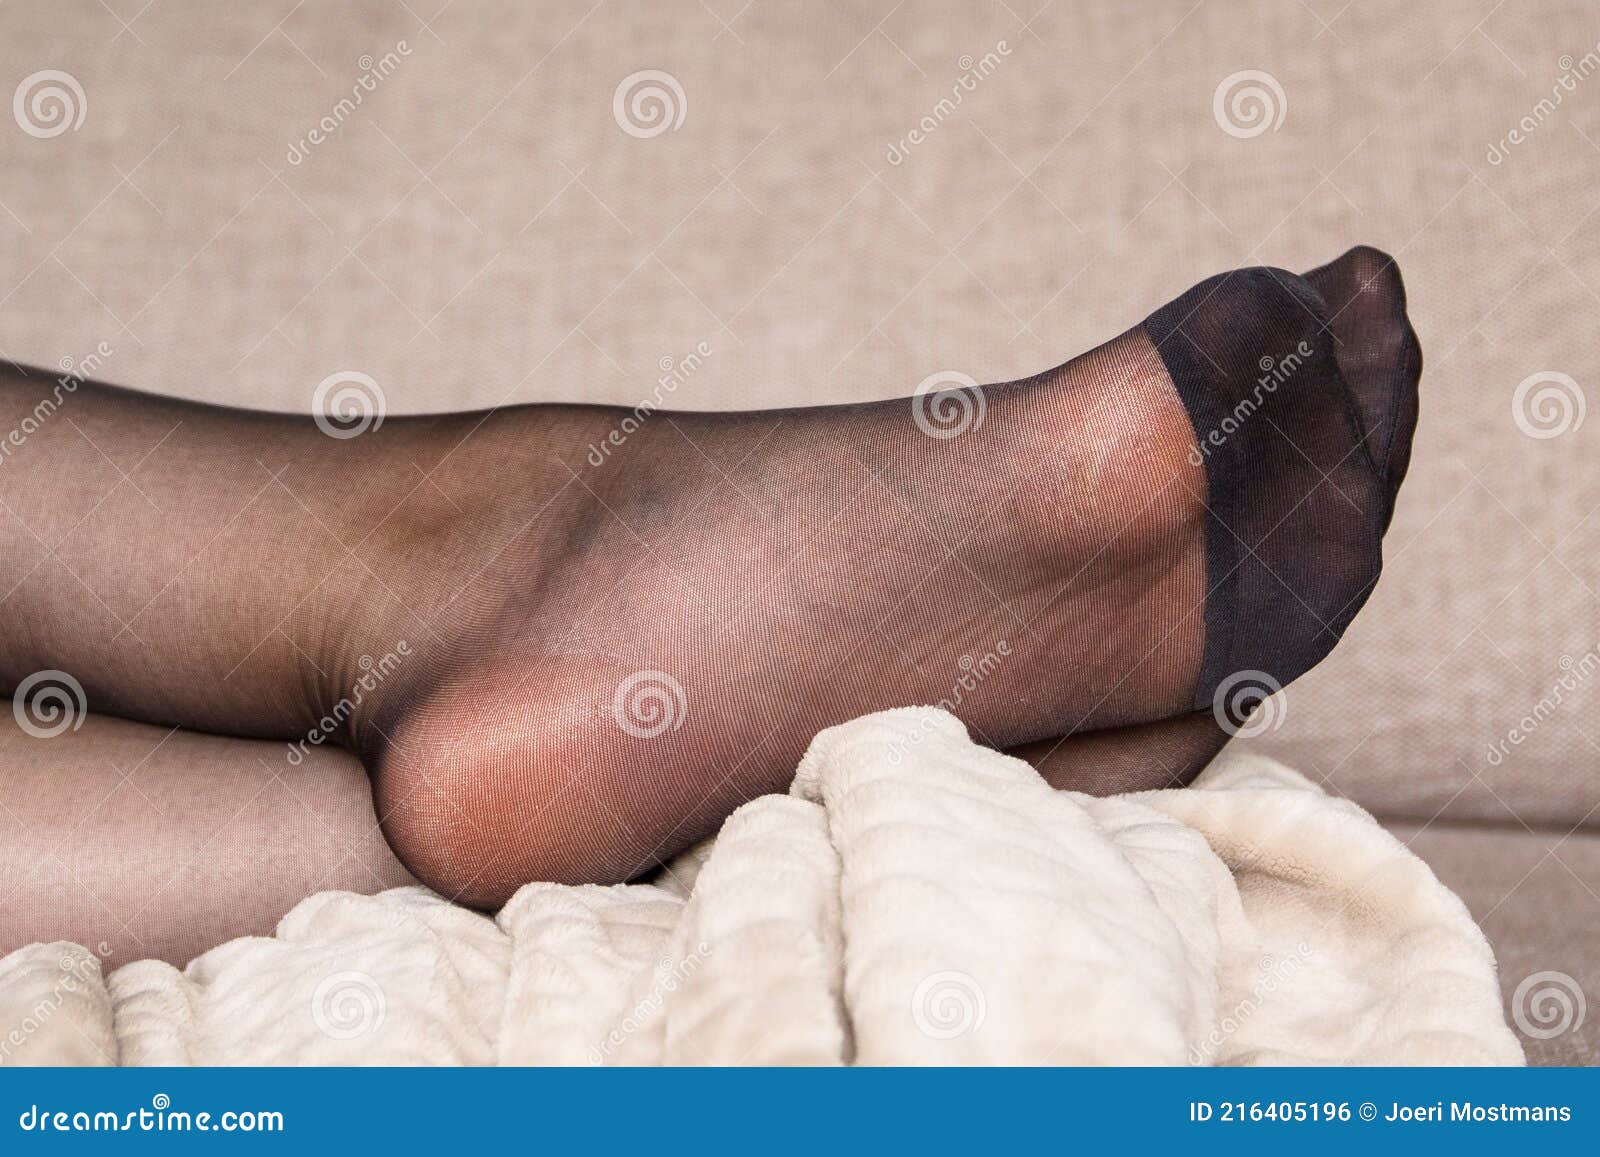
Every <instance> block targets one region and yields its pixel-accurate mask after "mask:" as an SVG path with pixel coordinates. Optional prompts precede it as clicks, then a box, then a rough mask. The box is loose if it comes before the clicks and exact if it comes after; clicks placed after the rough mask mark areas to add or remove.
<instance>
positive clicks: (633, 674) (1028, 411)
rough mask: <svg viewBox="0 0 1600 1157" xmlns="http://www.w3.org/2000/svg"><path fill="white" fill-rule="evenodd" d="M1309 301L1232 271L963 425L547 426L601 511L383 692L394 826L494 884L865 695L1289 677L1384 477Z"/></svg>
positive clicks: (575, 854)
mask: <svg viewBox="0 0 1600 1157" xmlns="http://www.w3.org/2000/svg"><path fill="white" fill-rule="evenodd" d="M1332 322H1333V319H1332V318H1331V315H1330V311H1329V310H1328V309H1327V307H1326V305H1325V303H1324V302H1323V301H1322V299H1321V298H1320V296H1319V295H1318V294H1317V293H1316V291H1315V290H1313V289H1312V288H1311V286H1310V285H1309V284H1308V283H1307V282H1306V281H1304V280H1303V279H1301V278H1298V277H1295V276H1294V275H1292V274H1289V273H1286V272H1282V271H1276V270H1243V271H1238V272H1235V273H1232V274H1226V275H1223V276H1222V277H1219V278H1214V279H1212V280H1211V281H1208V282H1206V283H1203V284H1202V285H1200V286H1198V287H1196V288H1195V289H1194V290H1192V291H1190V292H1189V293H1188V294H1185V295H1184V296H1183V297H1181V298H1179V299H1178V300H1177V301H1176V302H1174V303H1172V304H1171V305H1169V306H1168V307H1166V308H1165V309H1163V310H1161V311H1159V312H1158V313H1157V314H1156V315H1155V316H1154V317H1153V318H1152V319H1151V320H1150V321H1149V322H1147V323H1145V325H1143V326H1141V327H1139V328H1138V329H1135V330H1133V331H1130V332H1129V333H1128V334H1125V335H1123V336H1122V337H1120V338H1118V339H1116V340H1115V341H1113V342H1111V343H1108V344H1107V345H1106V346H1103V347H1101V348H1100V349H1098V350H1095V351H1093V352H1092V353H1090V354H1087V355H1084V356H1083V357H1081V358H1078V359H1075V360H1074V361H1072V362H1069V363H1067V364H1066V365H1065V366H1063V367H1060V368H1059V369H1057V370H1055V371H1052V372H1050V373H1047V374H1044V375H1041V376H1039V377H1037V378H1034V379H1030V380H1027V381H1024V382H1018V383H1011V384H1007V385H1001V386H995V387H986V388H984V389H983V390H982V391H981V398H980V396H979V394H978V393H977V392H967V393H965V394H963V395H951V396H947V397H945V398H943V399H941V402H942V404H944V405H945V406H946V407H947V408H948V410H949V412H950V413H954V414H957V415H958V422H959V420H960V418H959V415H961V414H967V415H971V416H972V417H971V418H970V419H967V420H968V422H969V428H968V429H966V430H965V431H964V432H962V433H960V434H959V435H957V436H954V437H949V438H942V437H937V436H930V435H929V434H928V433H927V432H926V430H925V429H923V428H920V427H919V425H918V423H917V422H916V421H914V420H913V419H914V413H913V412H912V411H913V407H912V406H911V405H910V404H908V403H906V402H903V401H902V402H889V403H882V404H879V405H873V406H862V407H852V408H846V409H826V410H815V411H794V412H790V413H787V414H745V415H723V416H709V415H672V416H667V415H657V416H655V417H654V418H652V419H650V421H649V422H648V423H647V424H646V427H645V428H644V429H643V430H641V431H639V432H638V433H636V434H634V435H633V436H632V438H633V439H637V440H638V441H637V443H636V444H635V445H633V446H625V447H623V448H622V450H623V451H624V452H623V453H617V454H615V455H612V456H611V457H609V458H607V459H606V460H605V462H604V463H603V465H602V466H600V467H598V468H590V469H586V467H585V464H584V463H583V462H582V461H580V460H578V456H577V453H576V452H575V451H574V452H569V454H568V455H567V456H566V465H567V466H568V468H569V469H570V470H571V472H572V474H573V476H574V481H573V485H572V487H571V489H572V490H573V491H576V492H577V493H575V494H574V495H573V497H574V498H575V499H576V500H577V501H578V502H580V503H582V502H583V501H584V500H585V499H587V500H588V502H589V508H588V511H587V514H586V516H584V517H583V518H581V519H579V521H578V524H577V525H578V526H579V527H580V528H581V529H580V531H579V532H576V533H574V535H573V539H572V542H571V548H570V550H567V551H564V552H563V553H561V554H559V555H552V554H550V553H549V552H546V553H545V554H544V555H543V556H542V557H543V561H544V563H545V564H546V565H545V566H544V568H543V578H542V580H541V583H540V588H539V596H538V600H537V605H530V604H527V603H524V602H523V601H521V599H520V598H514V599H513V600H512V601H511V603H510V605H509V606H508V608H507V609H506V610H503V611H501V612H499V613H498V615H495V616H491V617H490V621H491V622H493V623H494V624H495V625H493V626H491V627H488V628H487V629H483V628H480V631H481V632H482V634H483V636H484V637H487V638H493V639H496V640H499V642H498V643H497V644H496V649H495V651H494V652H492V653H488V654H482V655H479V656H476V657H474V656H472V655H470V654H463V655H462V656H461V658H460V659H459V661H458V662H457V663H456V664H455V665H454V669H453V671H452V672H451V673H450V674H448V675H447V676H446V677H444V678H437V679H436V678H432V677H431V676H430V677H429V680H428V683H427V689H426V691H424V692H420V693H418V692H412V693H411V694H408V695H407V696H406V697H405V698H403V699H402V700H401V701H400V702H401V704H403V706H398V707H397V709H396V710H394V711H393V712H392V713H389V714H388V715H387V716H385V713H384V712H383V711H382V710H381V709H380V711H379V712H378V718H375V723H376V724H377V728H376V729H377V730H378V731H379V732H380V734H381V735H382V737H383V738H382V739H381V740H379V741H377V742H375V743H373V745H372V747H371V748H370V749H369V762H370V765H371V766H373V767H374V768H375V770H376V773H377V779H376V782H377V786H378V798H379V811H380V814H382V815H384V816H385V830H386V831H387V832H388V834H389V835H390V838H391V840H392V841H394V843H395V846H396V847H397V849H399V851H400V854H401V856H402V858H403V859H405V860H406V862H407V864H408V866H410V867H411V869H412V870H413V871H415V872H416V873H417V874H418V875H419V876H421V877H422V878H423V879H425V880H429V881H431V882H433V883H434V884H435V886H437V887H442V888H444V889H445V890H446V891H447V893H449V894H453V895H457V896H459V897H461V898H463V899H465V900H467V901H468V902H472V903H477V904H484V905H488V904H494V903H496V902H498V901H500V900H502V899H504V898H505V896H507V895H509V893H510V892H511V891H512V890H514V888H515V887H516V886H517V885H519V884H520V883H522V882H523V881H525V880H528V879H555V880H561V881H579V880H586V881H592V880H621V879H627V878H629V877H631V876H633V875H635V874H637V873H638V872H639V871H641V870H643V869H645V868H648V867H650V866H652V865H653V864H654V863H656V862H658V861H659V860H660V859H661V858H663V857H665V856H667V855H670V854H671V853H673V852H675V851H676V850H678V849H679V848H681V847H682V846H684V845H686V844H687V843H689V842H690V841H692V840H694V839H697V838H699V837H701V836H703V835H705V834H707V833H708V832H710V831H712V830H714V829H715V826H716V824H717V823H719V822H720V820H721V819H722V818H723V817H724V816H725V815H726V814H727V813H728V812H729V811H730V810H731V809H732V808H733V807H735V806H737V805H738V804H739V803H741V802H743V801H744V800H747V799H749V798H751V797H752V796H754V795H757V794H760V793H762V792H766V791H775V790H782V788H783V787H784V785H785V784H786V782H787V780H788V778H789V776H790V775H791V774H792V770H793V767H794V764H795V762H796V760H797V759H798V757H799V755H800V753H801V752H802V751H803V749H804V747H805V745H806V744H807V743H808V742H809V740H810V738H811V736H812V735H813V734H815V733H816V731H818V730H819V729H820V728H822V727H825V726H827V725H829V724H832V723H835V722H839V721H842V720H844V719H848V718H851V717H853V716H856V715H859V714H862V713H864V712H867V711H871V710H874V709H878V708H883V707H891V706H897V705H902V704H905V703H933V702H944V703H946V704H947V705H949V706H951V707H952V709H953V710H954V711H955V712H956V714H957V715H958V716H960V717H961V718H962V719H963V720H964V721H966V722H967V723H968V724H969V725H971V726H972V727H973V729H974V731H975V733H977V734H978V735H980V736H982V737H983V738H984V739H985V740H987V741H988V742H990V743H992V744H994V745H995V746H1011V745H1015V744H1024V743H1028V742H1030V741H1035V740H1038V739H1041V738H1043V737H1045V736H1048V735H1052V734H1059V733H1061V732H1062V731H1064V730H1065V731H1076V730H1080V729H1085V728H1106V727H1120V726H1123V725H1128V724H1133V723H1138V722H1143V721H1150V720H1158V719H1166V718H1168V717H1170V716H1173V715H1175V714H1179V713H1187V712H1192V711H1193V710H1195V709H1196V708H1201V709H1203V710H1204V711H1206V712H1210V710H1211V709H1212V705H1213V697H1214V696H1215V695H1216V693H1217V692H1218V690H1219V688H1231V687H1235V686H1239V685H1241V684H1240V680H1239V675H1240V674H1241V673H1244V674H1245V675H1246V681H1245V683H1244V684H1243V685H1244V686H1246V687H1249V688H1255V687H1261V686H1263V685H1265V686H1266V687H1267V688H1268V689H1270V687H1271V686H1273V685H1281V684H1284V683H1287V682H1288V681H1289V680H1291V679H1293V678H1294V677H1295V676H1297V675H1299V674H1300V673H1301V672H1302V671H1304V670H1305V669H1306V668H1307V667H1309V666H1310V665H1312V664H1313V663H1315V662H1317V661H1318V660H1319V659H1320V658H1321V657H1322V656H1323V655H1324V654H1326V653H1327V651H1328V650H1329V649H1330V648H1331V647H1332V646H1333V644H1334V643H1335V642H1337V640H1338V638H1339V636H1340V634H1341V633H1342V632H1343V630H1344V628H1345V626H1346V625H1347V624H1348V623H1349V621H1350V619H1351V617H1352V616H1353V615H1354V614H1355V612H1356V610H1357V609H1358V608H1359V606H1360V605H1361V603H1362V602H1363V601H1364V599H1365V597H1366V594H1367V592H1368V591H1369V590H1370V588H1371V584H1372V582H1373V581H1374V580H1375V579H1376V577H1377V573H1378V567H1379V539H1380V536H1381V531H1382V526H1383V523H1384V520H1385V518H1386V517H1387V512H1388V509H1389V506H1390V501H1391V495H1390V494H1389V492H1388V491H1387V490H1386V488H1385V484H1384V479H1383V478H1382V477H1381V476H1380V472H1379V471H1378V470H1377V468H1376V467H1375V466H1374V464H1373V463H1372V461H1371V459H1370V455H1369V453H1368V451H1367V449H1366V445H1365V439H1364V431H1363V428H1362V425H1361V422H1360V418H1359V404H1358V402H1357V400H1356V399H1355V398H1354V397H1353V396H1352V395H1351V393H1350V391H1349V389H1348V387H1347V386H1346V384H1345V383H1344V382H1343V380H1342V379H1341V377H1340V375H1339V372H1338V368H1337V361H1336V357H1335V342H1334V336H1333V333H1334V331H1333V329H1332ZM959 403H964V408H963V407H962V406H961V405H959ZM980 405H981V407H982V414H983V417H982V421H981V422H979V421H978V420H977V418H976V415H977V414H978V413H979V407H980ZM613 420H614V416H613ZM924 424H925V425H929V426H930V428H931V424H930V423H924ZM1197 435H1198V438H1197ZM1197 441H1198V444H1199V445H1198V449H1197ZM630 451H631V452H630ZM513 585H514V584H513ZM1251 701H1252V700H1251V699H1250V697H1249V694H1248V693H1247V694H1246V695H1243V696H1239V695H1233V696H1232V697H1231V698H1229V701H1228V703H1229V707H1230V708H1231V709H1233V710H1234V711H1236V712H1237V711H1239V710H1242V709H1245V708H1247V707H1248V706H1249V705H1250V703H1251ZM1182 730H1183V731H1184V733H1185V734H1184V737H1183V740H1182V741H1183V742H1184V743H1185V744H1188V745H1190V746H1194V745H1196V744H1200V745H1203V743H1205V742H1210V743H1212V744H1213V746H1212V748H1211V750H1214V740H1213V739H1212V736H1214V735H1215V729H1214V728H1212V729H1210V731H1209V733H1205V732H1206V729H1204V728H1203V727H1201V728H1195V729H1193V730H1191V729H1188V728H1184V729H1182ZM1196 732H1201V734H1199V736H1198V738H1196V739H1190V738H1188V737H1189V736H1192V735H1195V733H1196ZM1101 746H1103V745H1101ZM1209 753H1210V752H1209V751H1208V752H1207V754H1208V755H1209ZM1101 754H1104V752H1102V753H1101Z"/></svg>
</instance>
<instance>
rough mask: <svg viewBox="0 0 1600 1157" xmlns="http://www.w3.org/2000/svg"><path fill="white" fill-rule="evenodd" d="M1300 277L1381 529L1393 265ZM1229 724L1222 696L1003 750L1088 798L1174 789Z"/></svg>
mask: <svg viewBox="0 0 1600 1157" xmlns="http://www.w3.org/2000/svg"><path fill="white" fill-rule="evenodd" d="M1305 277H1306V280H1307V281H1308V282H1310V283H1311V286H1312V288H1313V289H1315V290H1316V291H1317V293H1318V294H1319V295H1320V296H1321V297H1322V299H1323V301H1324V302H1325V303H1326V305H1327V307H1328V310H1329V314H1330V329H1331V331H1332V336H1333V341H1334V349H1335V351H1336V356H1337V359H1338V362H1339V372H1340V375H1341V376H1342V377H1343V378H1344V380H1345V383H1346V384H1347V385H1348V386H1349V387H1350V392H1351V394H1352V396H1353V397H1354V398H1355V402H1356V410H1357V413H1358V415H1359V416H1360V420H1361V431H1362V439H1363V441H1364V442H1365V444H1366V447H1367V451H1368V456H1369V457H1370V458H1371V460H1372V463H1373V465H1374V468H1375V469H1376V471H1377V473H1378V476H1379V478H1380V479H1381V481H1382V485H1383V489H1384V490H1385V492H1386V493H1387V495H1388V510H1387V512H1386V513H1385V515H1384V526H1385V528H1387V526H1388V523H1389V520H1390V518H1391V517H1392V516H1393V510H1394V499H1395V496H1396V494H1397V493H1398V491H1399V489H1400V483H1401V481H1402V480H1403V479H1404V478H1405V473H1406V466H1407V464H1408V463H1409V461H1410V457H1411V437H1412V433H1413V431H1414V430H1415V429H1416V424H1417V400H1418V399H1417V383H1418V380H1419V379H1420V377H1421V375H1422V347H1421V346H1420V345H1419V344H1418V342H1417V335H1416V332H1415V331H1414V330H1413V329H1412V328H1411V323H1410V320H1409V319H1408V318H1407V317H1406V308H1405V305H1406V294H1405V286H1404V285H1403V284H1402V283H1401V280H1400V270H1399V268H1398V267H1397V266H1396V265H1395V262H1394V259H1393V258H1392V257H1390V256H1389V255H1388V254H1386V253H1383V252H1380V251H1379V250H1377V249H1373V248H1371V247H1370V246H1365V245H1362V246H1357V247H1356V248H1354V249H1351V250H1350V251H1349V252H1347V253H1345V254H1344V255H1343V256H1342V257H1339V258H1338V259H1337V260H1334V261H1330V262H1329V263H1328V264H1326V265H1323V266H1319V267H1318V268H1316V269H1313V270H1312V271H1311V272H1309V273H1307V274H1306V275H1305ZM1244 702H1245V703H1248V695H1247V696H1246V698H1245V700H1244ZM1236 722H1237V719H1236V718H1235V717H1234V716H1232V715H1230V708H1229V704H1228V703H1227V702H1226V701H1221V702H1215V703H1213V704H1212V707H1211V709H1210V710H1206V711H1201V712H1196V713H1191V714H1185V715H1177V716H1173V717H1172V718H1170V719H1163V720H1158V721H1157V722H1155V723H1148V724H1135V725H1133V726H1130V727H1120V728H1112V729H1108V730H1103V731H1084V732H1079V733H1077V734H1075V735H1070V736H1059V737H1056V738H1053V739H1048V740H1040V741H1038V742H1036V743H1031V744H1027V745H1025V746H1022V747H1018V748H1014V749H1013V750H1012V751H1011V752H1010V754H1012V755H1015V756H1017V757H1019V758H1021V759H1025V760H1027V761H1028V762H1029V763H1031V764H1033V765H1034V767H1036V768H1037V769H1038V770H1039V772H1040V774H1041V775H1043V776H1044V777H1045V779H1046V780H1048V781H1049V782H1050V783H1052V784H1054V785H1056V786H1057V787H1070V788H1073V789H1074V790H1078V791H1085V792H1090V793H1091V794H1096V795H1112V794H1117V793H1120V792H1127V791H1146V790H1150V789H1152V788H1166V787H1179V786H1182V785H1184V784H1187V783H1189V782H1191V781H1192V780H1193V779H1194V778H1195V776H1197V775H1199V774H1200V772H1201V771H1202V770H1203V769H1204V768H1205V765H1206V764H1207V763H1209V762H1210V761H1211V760H1212V758H1213V757H1214V756H1215V755H1216V754H1217V752H1219V751H1220V750H1222V747H1223V745H1224V744H1226V743H1227V741H1228V739H1229V738H1230V737H1231V735H1232V734H1233V731H1234V725H1235V723H1236Z"/></svg>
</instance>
